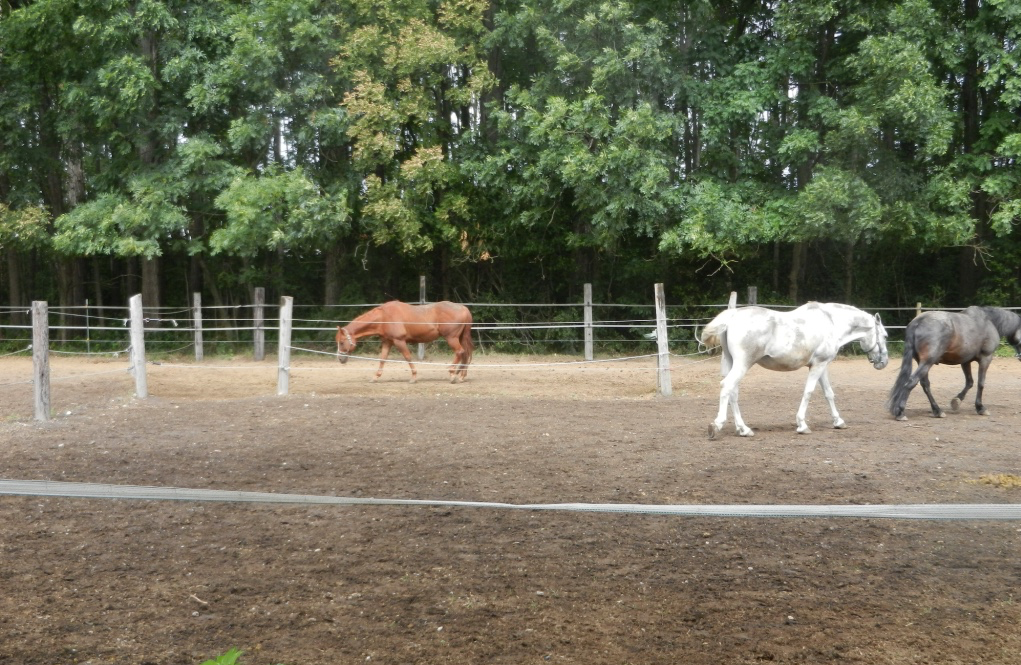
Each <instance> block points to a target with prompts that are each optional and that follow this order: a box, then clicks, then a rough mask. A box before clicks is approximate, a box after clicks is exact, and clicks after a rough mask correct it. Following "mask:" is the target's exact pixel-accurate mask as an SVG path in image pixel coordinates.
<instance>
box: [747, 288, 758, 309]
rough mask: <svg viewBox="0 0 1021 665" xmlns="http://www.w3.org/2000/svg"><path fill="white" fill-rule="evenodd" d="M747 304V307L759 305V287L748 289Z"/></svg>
mask: <svg viewBox="0 0 1021 665" xmlns="http://www.w3.org/2000/svg"><path fill="white" fill-rule="evenodd" d="M748 304H749V305H758V304H759V287H757V286H749V287H748Z"/></svg>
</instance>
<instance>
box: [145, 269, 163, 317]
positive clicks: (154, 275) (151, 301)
mask: <svg viewBox="0 0 1021 665" xmlns="http://www.w3.org/2000/svg"><path fill="white" fill-rule="evenodd" d="M141 261H142V304H143V305H144V306H145V309H147V310H152V311H151V313H150V314H149V317H150V318H151V319H153V320H154V323H153V327H157V328H158V327H159V322H158V321H156V319H159V317H160V315H159V309H158V308H159V307H160V305H161V302H160V260H159V257H155V256H154V257H153V258H151V259H146V258H142V259H141Z"/></svg>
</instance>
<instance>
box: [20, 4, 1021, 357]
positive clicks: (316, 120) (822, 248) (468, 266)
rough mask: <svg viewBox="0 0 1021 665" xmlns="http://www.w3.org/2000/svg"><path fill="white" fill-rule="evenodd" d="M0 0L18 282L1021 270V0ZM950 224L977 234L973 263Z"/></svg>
mask: <svg viewBox="0 0 1021 665" xmlns="http://www.w3.org/2000/svg"><path fill="white" fill-rule="evenodd" d="M4 11H5V14H4V16H3V17H2V20H0V80H3V81H4V84H3V86H0V245H2V246H3V247H4V249H5V250H6V251H7V252H8V253H9V254H8V256H9V257H13V260H12V261H10V262H9V264H8V265H7V266H6V267H5V268H3V269H4V270H5V271H7V272H6V274H5V276H6V277H8V278H9V279H6V280H2V281H0V283H4V284H15V285H16V284H18V283H19V282H20V283H24V286H23V287H21V288H22V289H23V290H24V291H25V293H22V294H20V295H21V296H25V295H27V292H28V291H34V290H35V289H37V288H43V289H45V288H51V287H50V286H49V285H48V284H49V282H45V281H44V280H42V279H39V280H36V279H35V276H34V275H22V274H18V271H19V270H22V271H24V270H27V269H28V268H27V266H33V265H34V266H38V265H41V264H50V265H56V264H57V263H63V267H64V268H68V266H69V262H73V261H76V260H78V259H80V258H82V257H100V256H109V257H112V258H113V261H114V263H109V264H102V263H101V262H99V261H95V262H93V263H92V269H93V270H94V271H100V270H101V268H100V267H101V266H102V270H105V271H107V272H109V273H110V274H109V275H105V276H104V275H98V274H94V275H93V276H92V277H90V279H89V282H88V285H87V287H86V288H87V289H88V290H99V291H102V289H104V288H106V289H107V290H108V291H115V290H116V291H117V292H116V293H107V294H105V297H104V298H103V299H104V300H105V301H107V302H113V301H118V300H122V299H123V295H124V294H123V293H120V292H119V290H120V289H123V288H126V286H123V285H121V284H120V280H118V279H114V275H121V274H127V273H129V272H130V270H128V269H126V268H125V266H129V265H130V263H131V262H132V261H133V260H134V258H135V257H146V258H152V257H156V256H160V257H162V261H161V262H160V263H161V265H162V266H163V268H164V270H165V271H166V272H165V274H164V275H163V276H161V277H159V281H160V283H161V284H163V285H164V286H165V288H166V290H167V291H168V292H170V293H175V294H183V293H185V292H186V289H185V288H184V285H185V283H187V284H188V287H189V288H197V289H200V290H204V291H208V292H212V293H214V294H215V296H216V297H217V298H220V299H222V300H224V301H235V300H244V299H245V297H246V293H247V290H248V288H249V287H250V286H252V285H253V283H254V282H255V281H261V282H264V283H265V284H268V285H269V286H270V287H271V288H279V289H288V290H292V291H293V290H295V289H297V290H298V291H300V293H301V295H302V296H305V295H306V294H307V297H308V298H309V299H310V300H312V299H315V300H319V301H320V302H321V298H322V294H323V293H324V292H326V293H329V294H330V297H331V298H335V299H336V298H350V297H356V296H359V295H362V296H364V295H368V294H378V295H379V297H380V298H381V297H384V296H390V297H405V298H407V297H413V296H414V294H417V283H416V280H417V276H418V275H419V274H427V275H428V276H429V277H430V279H431V281H432V282H433V283H438V284H441V285H442V286H441V288H442V291H443V293H444V296H447V297H461V298H474V297H478V296H481V295H485V296H487V297H490V298H493V299H496V300H500V299H503V300H507V301H513V300H518V299H528V300H533V301H534V300H535V299H540V297H541V299H549V300H557V301H566V300H568V299H571V298H575V299H576V297H577V294H576V290H577V288H578V285H579V284H581V283H583V282H595V283H596V284H597V288H598V289H600V290H601V291H602V292H603V293H605V294H606V297H607V298H615V299H627V298H629V297H631V296H632V294H635V297H638V298H641V299H643V300H644V299H646V298H647V297H648V293H647V291H648V285H649V284H650V283H652V282H656V281H667V282H669V281H671V280H678V281H681V282H683V287H680V286H679V287H677V289H678V290H677V291H676V293H677V294H678V297H684V298H697V297H698V295H699V294H705V293H719V292H725V291H727V290H729V289H731V288H734V286H735V284H737V285H740V284H741V283H747V282H752V281H754V282H758V283H759V284H760V286H762V287H763V292H765V289H766V286H767V282H768V286H769V290H770V292H771V293H772V294H773V295H774V296H775V297H785V298H788V299H791V300H803V299H804V298H805V297H806V294H811V295H812V296H813V297H831V298H832V297H836V296H841V297H843V296H848V297H851V296H853V295H855V294H857V295H858V296H859V297H861V298H864V297H868V298H869V299H874V300H877V301H882V302H883V304H886V303H896V302H900V301H903V300H904V299H909V300H910V299H912V298H915V297H923V296H926V295H928V294H932V293H933V292H934V291H933V289H934V287H933V285H932V283H925V282H924V280H925V279H926V277H925V275H929V274H931V275H933V276H932V277H930V278H928V279H929V281H930V282H932V281H936V280H938V281H939V288H940V289H942V290H941V291H940V293H939V294H937V295H938V297H939V298H940V299H941V300H944V301H945V303H946V304H947V305H954V304H967V303H968V302H969V301H971V300H975V299H982V300H984V301H990V302H991V301H996V300H1003V299H1006V298H1009V297H1011V296H1012V294H1014V293H1016V288H1015V287H1013V286H1012V283H1013V282H1016V281H1017V278H1018V273H1017V265H1018V264H1017V256H1018V254H1019V250H1018V247H1019V246H1021V242H1019V241H1018V237H1017V232H1016V227H1017V224H1018V221H1019V220H1021V168H1019V166H1018V159H1019V157H1021V116H1019V115H1018V114H1017V108H1018V104H1019V101H1021V73H1019V72H1021V49H1018V48H1017V47H1016V45H1017V44H1018V43H1021V10H1018V8H1017V3H1016V2H1009V1H1008V0H991V1H990V2H985V3H951V2H931V1H930V0H882V1H880V2H876V3H851V2H846V1H844V0H804V1H801V2H797V3H793V2H788V3H728V2H719V1H717V0H707V1H704V2H688V3H679V4H678V3H672V4H671V3H664V2H661V1H656V0H584V1H578V0H499V1H497V2H492V3H488V2H484V1H483V0H400V1H398V2H381V1H379V0H253V1H252V2H246V3H204V2H194V1H193V0H143V1H141V2H134V3H124V2H100V3H79V2H72V1H71V0H47V1H46V2H31V3H14V4H11V5H9V6H6V9H5V10H4ZM970 11H973V12H974V14H969V13H968V12H970ZM961 248H965V250H964V251H968V252H973V253H975V252H977V256H979V257H980V258H981V261H979V262H977V263H976V264H975V269H974V272H975V273H976V275H975V279H974V280H971V282H970V283H969V281H968V280H967V279H965V278H964V277H962V278H961V279H960V283H959V284H957V283H954V282H955V280H957V278H956V277H954V274H955V272H956V271H957V269H958V268H959V267H960V266H961V265H964V266H967V265H968V264H967V263H963V264H961V263H959V261H960V260H961V251H962V249H961ZM54 249H55V250H56V253H54V252H53V250H54ZM356 253H357V256H356ZM370 256H371V261H370V260H369V258H368V257H370ZM834 256H836V257H838V258H839V261H833V260H832V257H834ZM893 256H896V257H898V260H897V261H896V262H893V261H892V260H891V259H890V257H893ZM118 262H119V263H118ZM19 265H24V266H26V268H19ZM147 265H151V262H150V263H148V264H147ZM81 267H83V266H77V267H76V268H75V269H76V270H77V269H78V268H81ZM721 267H725V268H726V269H725V270H720V268H721ZM363 268H365V269H363ZM370 268H371V269H370ZM35 272H36V273H41V274H49V273H57V274H62V275H64V276H65V277H66V276H67V275H68V274H70V273H60V271H57V270H49V271H47V270H43V271H38V270H37V271H35ZM19 278H21V279H20V280H19ZM195 280H198V282H199V283H198V284H195V283H194V281H195ZM50 281H51V282H52V281H53V280H50ZM57 281H60V280H57ZM63 281H64V282H67V281H68V280H67V279H64V280H63ZM104 283H105V286H104ZM799 287H800V289H801V290H799ZM10 288H17V287H16V286H12V287H10ZM65 291H66V293H64V294H62V297H65V298H67V297H77V298H80V297H81V289H78V290H77V292H76V294H75V295H73V296H72V295H71V293H72V291H74V289H65ZM409 292H410V293H409ZM40 295H43V294H34V295H33V297H38V296H40ZM100 295H103V294H100ZM177 297H179V296H177ZM11 300H12V301H14V300H18V301H22V300H24V297H18V298H15V297H13V296H12V297H11ZM67 304H71V303H67ZM557 343H560V342H559V341H558V342H557Z"/></svg>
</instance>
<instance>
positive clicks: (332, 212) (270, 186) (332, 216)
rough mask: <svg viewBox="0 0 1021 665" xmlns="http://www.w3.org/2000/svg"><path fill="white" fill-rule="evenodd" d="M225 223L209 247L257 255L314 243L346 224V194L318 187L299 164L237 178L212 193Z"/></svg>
mask: <svg viewBox="0 0 1021 665" xmlns="http://www.w3.org/2000/svg"><path fill="white" fill-rule="evenodd" d="M216 205H217V206H218V207H220V208H221V209H222V210H224V212H225V213H226V216H227V223H226V225H225V226H223V227H222V228H219V229H217V230H216V231H214V232H213V233H212V235H211V237H210V239H209V246H210V249H211V251H212V252H213V253H214V254H216V253H219V252H224V253H232V254H238V255H241V256H255V255H257V254H258V253H259V252H260V251H263V250H271V251H277V250H286V249H296V248H310V247H311V248H314V247H316V246H322V245H324V244H326V243H328V242H330V241H331V240H332V239H333V238H335V237H336V236H337V235H338V234H339V233H341V232H342V231H343V230H344V229H345V228H346V227H347V225H348V221H349V214H348V208H347V204H346V201H345V197H344V194H343V193H341V194H339V195H331V194H329V193H325V192H322V191H320V190H319V188H318V187H316V185H315V183H313V182H312V181H311V180H309V179H308V178H307V177H305V174H304V172H303V170H302V169H295V170H293V171H282V170H281V169H279V168H277V167H271V168H270V169H268V170H267V172H266V173H264V174H262V175H259V176H253V175H247V176H240V177H237V178H235V179H234V180H233V181H232V182H231V183H230V184H229V185H228V186H227V188H226V189H225V190H223V192H222V193H221V194H220V195H219V196H217V197H216Z"/></svg>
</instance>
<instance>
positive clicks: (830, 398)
mask: <svg viewBox="0 0 1021 665" xmlns="http://www.w3.org/2000/svg"><path fill="white" fill-rule="evenodd" d="M819 383H820V384H821V385H822V394H823V395H825V396H826V401H827V402H829V405H830V415H832V416H833V427H834V429H844V428H845V427H847V423H845V422H844V419H843V418H841V417H840V414H839V413H838V412H837V402H836V400H834V393H833V386H831V385H830V371H829V368H828V367H827V368H826V369H824V370H823V372H822V374H820V375H819Z"/></svg>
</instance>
